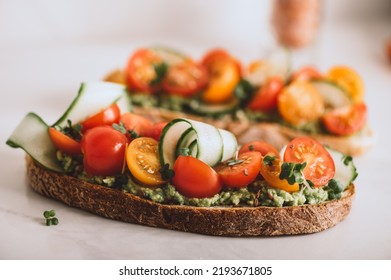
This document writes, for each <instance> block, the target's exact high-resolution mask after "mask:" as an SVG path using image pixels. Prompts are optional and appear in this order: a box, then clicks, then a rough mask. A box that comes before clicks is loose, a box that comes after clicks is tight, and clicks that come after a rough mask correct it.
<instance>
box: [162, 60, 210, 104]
mask: <svg viewBox="0 0 391 280" xmlns="http://www.w3.org/2000/svg"><path fill="white" fill-rule="evenodd" d="M207 82H208V73H207V71H206V69H205V67H204V66H202V65H199V64H197V63H195V62H194V61H192V60H190V59H187V60H184V61H183V62H181V63H178V64H174V65H172V66H171V67H170V68H169V70H168V73H167V74H166V76H165V78H164V80H163V83H162V87H163V89H164V90H165V91H166V92H167V93H168V94H173V95H181V96H185V97H190V96H193V95H194V94H196V93H197V92H198V91H199V90H200V89H201V88H203V87H205V86H206V84H207Z"/></svg>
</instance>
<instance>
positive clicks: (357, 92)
mask: <svg viewBox="0 0 391 280" xmlns="http://www.w3.org/2000/svg"><path fill="white" fill-rule="evenodd" d="M327 77H328V78H329V79H330V80H332V81H334V82H336V83H337V84H338V85H339V86H341V87H342V88H343V89H345V91H346V92H347V93H348V94H349V95H350V96H351V97H352V100H353V102H355V103H361V102H363V100H364V82H363V80H362V79H361V77H360V75H359V74H358V73H357V72H356V71H355V70H353V69H352V68H350V67H347V66H335V67H332V68H331V69H330V70H329V71H328V73H327Z"/></svg>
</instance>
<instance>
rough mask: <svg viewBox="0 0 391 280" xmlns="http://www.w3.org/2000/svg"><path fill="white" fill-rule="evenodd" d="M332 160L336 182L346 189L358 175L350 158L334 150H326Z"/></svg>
mask: <svg viewBox="0 0 391 280" xmlns="http://www.w3.org/2000/svg"><path fill="white" fill-rule="evenodd" d="M326 149H327V151H328V152H329V153H330V155H331V157H332V158H333V160H334V164H335V175H334V179H335V180H337V181H338V182H339V183H340V184H341V185H342V186H343V187H344V189H346V188H347V187H348V186H349V185H350V184H351V183H352V182H353V181H354V179H356V177H357V175H358V173H357V169H356V167H355V165H354V163H353V160H352V158H351V157H349V156H346V155H344V154H343V153H341V152H338V151H336V150H333V149H330V148H326Z"/></svg>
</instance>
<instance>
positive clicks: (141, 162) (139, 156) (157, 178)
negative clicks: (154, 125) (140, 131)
mask: <svg viewBox="0 0 391 280" xmlns="http://www.w3.org/2000/svg"><path fill="white" fill-rule="evenodd" d="M126 163H127V165H128V168H129V171H130V173H132V175H133V176H134V177H135V178H136V179H137V180H138V181H140V182H141V183H143V184H146V185H150V186H157V185H160V184H162V183H164V182H165V181H164V180H163V179H162V177H161V175H160V172H159V169H160V168H161V165H160V161H159V155H158V142H157V141H156V140H155V139H152V138H149V137H139V138H136V139H134V140H133V141H132V142H131V143H130V144H129V145H128V147H127V149H126Z"/></svg>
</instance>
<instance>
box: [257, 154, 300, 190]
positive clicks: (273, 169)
mask: <svg viewBox="0 0 391 280" xmlns="http://www.w3.org/2000/svg"><path fill="white" fill-rule="evenodd" d="M269 155H270V156H274V154H269ZM281 165H282V161H281V159H279V158H275V159H274V160H273V161H272V162H271V164H270V165H268V164H265V162H264V161H263V160H262V164H261V170H260V173H261V175H262V177H263V178H264V179H265V181H266V182H267V183H268V184H269V185H270V186H271V187H273V188H278V189H281V190H284V191H287V192H297V191H298V190H299V189H300V186H299V184H298V183H294V184H293V185H291V184H289V183H288V181H287V180H285V179H283V180H281V179H280V178H279V176H280V173H281Z"/></svg>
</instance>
